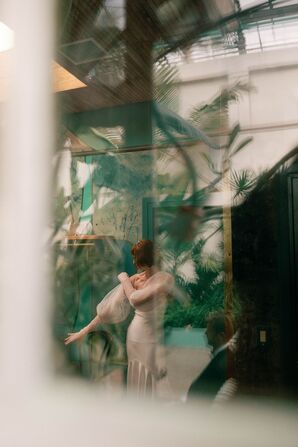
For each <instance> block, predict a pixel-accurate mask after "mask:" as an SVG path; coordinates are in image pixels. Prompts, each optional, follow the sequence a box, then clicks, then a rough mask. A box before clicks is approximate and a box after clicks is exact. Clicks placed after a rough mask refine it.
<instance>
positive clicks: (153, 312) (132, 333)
mask: <svg viewBox="0 0 298 447" xmlns="http://www.w3.org/2000/svg"><path fill="white" fill-rule="evenodd" d="M172 287H173V278H172V276H171V275H170V274H168V273H165V272H157V273H155V274H154V275H152V276H151V277H150V278H149V279H148V280H147V281H146V283H145V284H144V286H143V287H142V288H140V289H138V290H136V289H134V288H133V287H132V285H131V282H130V280H129V279H127V280H126V281H123V282H122V284H120V286H118V287H116V288H115V289H113V291H111V292H110V294H108V296H106V297H105V298H104V300H103V301H102V302H101V303H100V304H99V305H98V307H97V313H98V315H99V316H100V318H101V321H103V322H113V323H117V322H119V321H122V320H123V319H125V318H126V317H127V315H128V313H129V307H130V306H132V307H134V309H135V315H134V318H133V320H132V322H131V323H130V325H129V328H128V332H127V338H126V348H127V357H128V375H127V386H128V389H129V390H131V391H134V392H135V393H137V394H138V395H139V396H142V395H143V396H147V397H148V396H154V395H155V392H156V383H157V381H158V380H159V379H160V378H161V377H162V375H163V374H164V373H165V364H164V359H162V358H161V359H159V358H158V349H157V348H158V345H159V342H160V338H161V335H162V325H163V317H164V312H165V309H166V304H167V298H168V296H169V294H170V293H171V289H172Z"/></svg>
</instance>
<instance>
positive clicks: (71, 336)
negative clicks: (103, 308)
mask: <svg viewBox="0 0 298 447" xmlns="http://www.w3.org/2000/svg"><path fill="white" fill-rule="evenodd" d="M99 323H100V318H99V316H98V315H96V317H95V318H93V320H91V321H90V323H89V324H87V326H85V327H83V329H81V330H80V331H79V332H69V333H68V337H66V338H65V340H64V344H65V345H69V344H70V343H73V342H75V341H78V340H81V339H82V338H84V337H85V335H87V334H88V333H89V332H91V331H92V330H93V329H95V327H96V326H97V325H98V324H99Z"/></svg>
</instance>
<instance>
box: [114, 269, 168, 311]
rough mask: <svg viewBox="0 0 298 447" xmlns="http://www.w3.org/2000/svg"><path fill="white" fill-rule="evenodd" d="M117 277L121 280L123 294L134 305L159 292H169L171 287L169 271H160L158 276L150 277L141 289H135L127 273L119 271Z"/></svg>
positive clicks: (147, 299) (149, 298)
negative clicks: (150, 279) (148, 282)
mask: <svg viewBox="0 0 298 447" xmlns="http://www.w3.org/2000/svg"><path fill="white" fill-rule="evenodd" d="M118 279H119V281H120V282H121V284H122V286H123V289H124V292H125V295H126V296H127V298H128V300H129V302H130V303H131V304H132V305H133V306H134V305H136V304H142V303H145V302H146V301H149V300H151V299H152V298H154V297H155V296H157V295H158V294H160V293H170V290H171V289H172V287H173V283H174V280H173V277H172V275H170V274H169V273H165V272H160V273H159V274H158V276H156V277H155V278H152V281H151V282H150V284H148V285H147V286H146V287H143V288H141V289H135V288H134V287H133V285H132V283H131V280H130V278H129V276H128V275H127V273H120V275H118Z"/></svg>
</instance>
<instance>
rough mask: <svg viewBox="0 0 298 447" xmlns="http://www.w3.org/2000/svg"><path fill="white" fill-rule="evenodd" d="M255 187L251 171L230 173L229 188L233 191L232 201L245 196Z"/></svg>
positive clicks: (254, 179)
mask: <svg viewBox="0 0 298 447" xmlns="http://www.w3.org/2000/svg"><path fill="white" fill-rule="evenodd" d="M255 185H256V178H255V176H254V174H253V172H252V171H249V170H248V169H244V170H242V171H239V172H237V171H232V173H231V179H230V186H231V188H232V189H233V191H234V199H236V198H237V197H244V196H246V195H247V194H248V193H249V192H250V191H251V190H252V188H253V187H254V186H255Z"/></svg>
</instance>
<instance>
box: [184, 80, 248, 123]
mask: <svg viewBox="0 0 298 447" xmlns="http://www.w3.org/2000/svg"><path fill="white" fill-rule="evenodd" d="M251 89H252V87H251V86H250V85H249V84H247V83H243V82H237V83H236V84H235V85H233V86H232V87H227V88H224V89H222V90H221V91H220V93H219V94H218V95H217V96H215V98H214V99H213V100H212V101H211V102H209V103H204V104H200V105H199V106H197V107H195V108H194V109H193V110H192V112H191V114H190V121H192V122H193V123H194V124H195V125H197V126H198V127H200V129H202V130H205V131H208V130H209V131H210V130H215V129H220V128H223V127H227V125H228V107H229V105H230V104H231V103H235V102H237V101H239V99H240V98H241V95H242V94H243V93H247V92H249V91H251Z"/></svg>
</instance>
